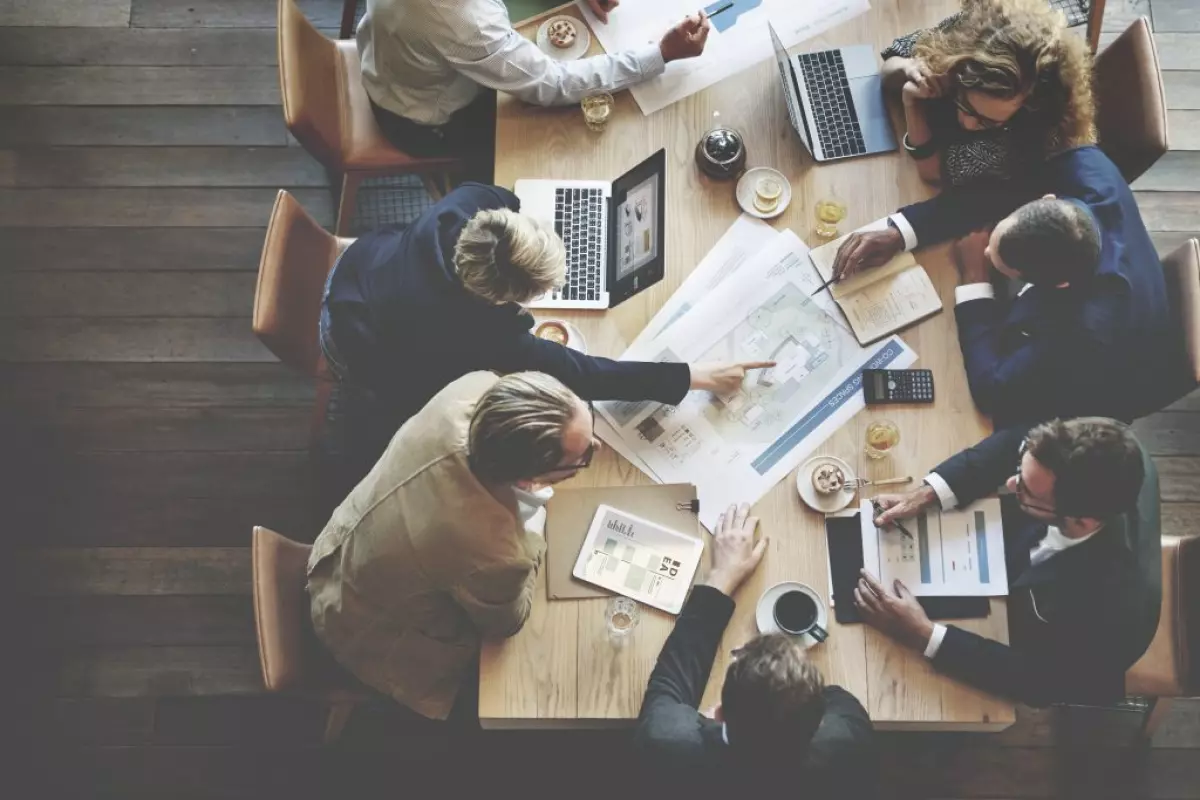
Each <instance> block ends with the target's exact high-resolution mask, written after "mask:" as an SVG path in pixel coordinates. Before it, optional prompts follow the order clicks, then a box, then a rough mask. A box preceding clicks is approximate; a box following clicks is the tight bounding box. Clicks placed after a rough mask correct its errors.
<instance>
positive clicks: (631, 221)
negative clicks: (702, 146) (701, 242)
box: [608, 150, 667, 307]
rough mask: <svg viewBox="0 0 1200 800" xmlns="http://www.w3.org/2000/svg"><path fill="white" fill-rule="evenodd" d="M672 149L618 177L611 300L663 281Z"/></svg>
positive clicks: (611, 229)
mask: <svg viewBox="0 0 1200 800" xmlns="http://www.w3.org/2000/svg"><path fill="white" fill-rule="evenodd" d="M666 156H667V153H666V150H659V151H658V152H657V153H655V154H654V155H652V156H650V157H649V158H647V159H646V160H645V161H643V162H642V163H641V164H638V165H637V166H636V167H634V168H633V169H631V170H630V171H629V172H627V173H625V174H624V175H622V176H621V177H620V178H618V179H617V180H615V181H613V188H612V207H611V214H610V218H609V251H608V262H609V274H608V294H609V305H610V307H611V306H615V305H616V304H617V303H619V302H621V301H622V300H625V299H627V298H629V297H632V296H633V295H634V294H636V293H637V292H640V291H642V290H643V289H645V288H647V287H649V286H652V285H653V284H655V283H658V282H659V281H660V280H662V278H663V275H664V272H665V269H664V264H665V261H666V259H665V257H664V255H663V247H664V241H663V240H664V239H665V238H666V230H667V228H666V219H665V216H666V205H667V200H666V191H667V182H666V169H667V157H666Z"/></svg>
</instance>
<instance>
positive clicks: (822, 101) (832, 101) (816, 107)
mask: <svg viewBox="0 0 1200 800" xmlns="http://www.w3.org/2000/svg"><path fill="white" fill-rule="evenodd" d="M800 64H801V66H802V67H803V69H801V72H802V73H804V85H805V86H806V87H807V88H808V100H809V104H810V105H811V106H812V111H813V120H812V122H813V128H814V129H815V130H816V132H817V139H818V140H819V141H820V142H821V150H822V151H823V152H824V154H825V157H826V158H835V157H841V156H854V155H860V154H862V153H865V152H867V143H866V142H865V141H863V135H862V130H861V129H860V128H859V127H858V113H857V112H856V111H855V110H854V101H853V100H852V99H851V97H850V81H849V79H848V78H847V77H846V66H845V65H844V64H843V63H842V54H841V52H839V51H837V50H825V51H823V52H820V53H801V54H800Z"/></svg>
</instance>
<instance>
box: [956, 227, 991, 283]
mask: <svg viewBox="0 0 1200 800" xmlns="http://www.w3.org/2000/svg"><path fill="white" fill-rule="evenodd" d="M991 235H992V234H991V231H975V232H974V233H971V234H968V235H967V236H964V237H963V238H961V239H959V240H958V241H956V242H955V243H954V246H953V248H951V254H952V255H953V256H954V266H955V267H957V268H958V282H959V284H960V285H966V284H968V283H987V282H988V281H990V280H991V279H992V261H991V259H990V258H988V256H987V252H986V250H987V246H988V240H989V239H990V238H991Z"/></svg>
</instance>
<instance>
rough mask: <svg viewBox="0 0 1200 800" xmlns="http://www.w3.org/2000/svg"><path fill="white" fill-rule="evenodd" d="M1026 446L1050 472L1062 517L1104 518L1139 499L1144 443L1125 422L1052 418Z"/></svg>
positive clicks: (1129, 506)
mask: <svg viewBox="0 0 1200 800" xmlns="http://www.w3.org/2000/svg"><path fill="white" fill-rule="evenodd" d="M1025 450H1026V452H1028V453H1029V455H1031V456H1033V457H1034V458H1036V459H1037V461H1038V463H1039V464H1041V465H1042V466H1043V467H1045V468H1046V469H1048V470H1050V471H1051V472H1053V473H1054V507H1055V510H1056V511H1058V513H1059V515H1060V516H1065V517H1091V518H1093V519H1107V518H1109V517H1113V516H1116V515H1117V514H1121V513H1124V512H1126V511H1128V510H1130V509H1131V508H1133V507H1134V505H1135V504H1136V503H1137V498H1138V494H1139V493H1140V492H1141V490H1142V481H1143V480H1144V479H1145V477H1146V475H1145V465H1144V463H1143V461H1142V448H1141V445H1139V444H1138V442H1137V439H1135V438H1134V437H1133V434H1132V433H1130V432H1129V428H1128V426H1126V425H1124V424H1122V423H1120V422H1117V421H1116V420H1115V419H1109V418H1107V417H1079V418H1077V419H1068V420H1061V419H1053V420H1050V421H1049V422H1043V423H1042V424H1041V425H1038V426H1037V427H1036V428H1034V429H1033V430H1031V431H1030V432H1029V435H1028V436H1026V437H1025Z"/></svg>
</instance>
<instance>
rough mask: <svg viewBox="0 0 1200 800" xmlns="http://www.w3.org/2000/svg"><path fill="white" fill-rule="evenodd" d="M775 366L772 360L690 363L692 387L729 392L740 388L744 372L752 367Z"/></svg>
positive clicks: (721, 392) (716, 391) (723, 392)
mask: <svg viewBox="0 0 1200 800" xmlns="http://www.w3.org/2000/svg"><path fill="white" fill-rule="evenodd" d="M773 366H775V362H774V361H742V362H740V363H725V362H721V361H708V362H705V363H703V364H692V365H691V366H690V369H691V371H692V382H691V388H692V389H700V390H704V391H709V392H712V393H713V394H718V395H719V394H729V393H730V392H736V391H737V390H738V389H740V388H742V382H743V381H744V380H746V372H747V371H748V370H752V369H767V368H769V367H773Z"/></svg>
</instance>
